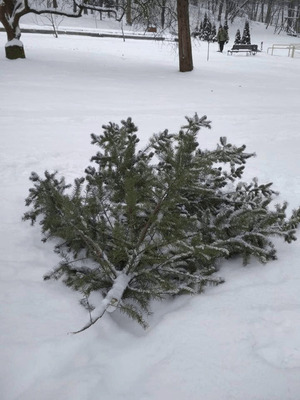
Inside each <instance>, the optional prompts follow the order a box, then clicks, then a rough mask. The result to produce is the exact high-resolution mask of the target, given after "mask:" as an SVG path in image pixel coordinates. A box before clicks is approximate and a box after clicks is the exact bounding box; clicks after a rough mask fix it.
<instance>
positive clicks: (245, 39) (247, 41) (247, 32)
mask: <svg viewBox="0 0 300 400" xmlns="http://www.w3.org/2000/svg"><path fill="white" fill-rule="evenodd" d="M241 43H242V44H251V37H250V26H249V21H246V22H245V27H244V31H243V36H242V41H241Z"/></svg>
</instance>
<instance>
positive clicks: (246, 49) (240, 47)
mask: <svg viewBox="0 0 300 400" xmlns="http://www.w3.org/2000/svg"><path fill="white" fill-rule="evenodd" d="M257 52H258V49H257V44H234V45H233V46H232V49H231V50H228V51H227V54H231V55H232V53H246V55H247V56H251V54H252V55H253V56H255V54H256V53H257Z"/></svg>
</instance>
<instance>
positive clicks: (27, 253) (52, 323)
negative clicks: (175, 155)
mask: <svg viewBox="0 0 300 400" xmlns="http://www.w3.org/2000/svg"><path fill="white" fill-rule="evenodd" d="M82 21H84V24H85V25H88V23H87V21H86V20H82ZM27 22H28V21H27ZM64 23H65V21H64ZM77 23H79V22H78V21H77ZM73 25H74V22H73ZM107 27H108V26H107ZM237 27H238V26H235V27H234V28H230V36H231V39H234V34H235V31H236V28H237ZM241 27H242V25H241V26H240V28H241ZM251 36H252V42H253V43H257V44H259V45H260V42H261V41H263V52H262V53H259V54H258V55H257V56H255V57H247V56H244V55H234V56H227V55H226V54H220V53H217V52H216V50H217V46H216V45H211V47H210V59H209V61H207V60H206V58H207V45H206V44H205V43H201V44H200V45H199V43H198V44H197V43H194V65H195V69H194V71H193V72H191V73H186V74H182V73H179V72H178V61H177V55H176V49H175V47H174V45H172V44H170V43H169V44H163V43H155V42H149V41H134V40H126V41H125V42H123V41H122V40H120V39H95V38H87V37H75V36H60V37H59V39H54V38H53V37H51V36H47V35H33V34H23V35H22V41H23V43H24V45H25V52H26V56H27V58H26V59H25V60H17V61H9V60H6V59H5V58H4V45H5V42H6V38H5V35H4V33H2V32H1V33H0V49H2V50H1V53H0V71H1V74H0V90H1V96H0V127H1V128H0V130H1V142H0V178H1V196H0V221H1V225H0V238H1V240H0V274H1V275H0V304H1V311H0V318H1V330H0V344H1V348H0V359H1V370H0V387H1V400H40V399H43V400H50V399H51V400H53V399H56V400H69V399H72V400H121V399H122V400H126V399H128V400H169V399H170V400H183V399H189V400H299V398H300V334H299V332H300V296H299V293H300V270H299V259H300V246H299V241H298V242H295V243H293V244H291V245H287V244H284V243H282V242H281V241H276V243H278V261H275V262H272V263H269V264H267V265H266V266H262V265H260V264H258V263H257V262H255V261H253V262H252V263H251V264H250V265H249V266H248V267H246V268H244V267H241V262H240V261H239V260H235V261H231V262H226V263H224V264H223V267H222V268H221V271H220V275H221V276H223V277H225V279H226V283H225V284H224V285H222V286H219V287H217V288H211V289H208V290H207V291H206V293H205V294H203V295H200V296H197V297H193V298H191V297H183V298H179V299H177V300H175V301H172V302H169V301H166V302H164V303H159V304H153V311H154V314H153V316H151V317H150V320H149V322H150V328H149V329H148V330H147V331H143V330H142V329H141V328H140V327H138V326H136V325H134V324H133V323H131V322H130V321H128V320H127V319H125V318H124V317H122V316H120V315H114V316H110V315H105V316H104V317H103V319H102V320H101V321H100V322H98V323H97V324H96V325H94V326H93V327H92V328H90V329H89V330H87V331H85V332H84V333H82V334H80V335H75V336H74V335H68V334H67V333H68V332H70V331H73V330H76V329H79V328H81V327H82V326H83V325H84V324H85V323H86V321H87V318H88V316H87V315H86V311H85V310H84V309H83V308H81V307H80V306H79V305H78V300H79V298H80V296H79V295H78V294H77V293H75V292H72V291H70V290H68V289H67V288H65V287H64V286H63V285H62V284H61V283H58V282H52V281H50V282H49V281H47V282H44V281H43V280H42V276H43V274H44V273H45V272H47V271H49V270H50V269H51V268H52V267H53V266H54V265H55V264H56V262H57V261H58V260H57V258H56V255H55V254H53V252H52V244H51V243H48V244H46V245H44V244H42V243H41V242H40V233H39V227H38V226H36V227H34V228H31V227H30V226H29V224H26V223H23V222H21V217H22V214H23V212H24V211H25V206H24V199H25V197H26V196H27V193H28V189H29V187H30V182H29V180H28V177H29V175H30V173H31V171H36V172H38V173H42V172H43V171H44V170H45V169H49V170H55V169H57V170H59V171H60V172H61V173H62V174H64V175H65V176H66V177H67V178H68V179H73V178H75V177H77V176H79V175H81V174H82V172H83V169H84V168H85V167H86V166H87V165H88V164H89V158H90V156H91V155H92V154H93V153H94V152H95V149H94V148H93V146H91V145H90V136H89V135H90V133H91V132H95V133H100V131H101V125H102V124H105V123H107V122H108V121H110V120H112V121H115V122H118V121H119V120H120V119H123V118H126V117H127V116H132V117H133V120H134V121H135V123H136V124H137V125H138V126H139V128H140V130H139V136H140V138H141V142H143V140H146V138H147V137H149V135H150V134H152V133H153V132H157V131H160V130H162V129H164V128H169V129H170V130H172V131H174V130H178V128H179V127H180V126H181V125H182V124H184V116H185V115H193V114H194V112H198V113H199V115H202V114H206V115H207V116H208V118H209V119H211V120H212V127H213V129H212V130H211V131H207V130H203V131H202V132H201V133H200V135H199V141H200V143H201V145H203V147H211V146H213V145H215V144H216V143H217V142H218V139H219V137H220V136H227V137H228V140H229V141H231V142H233V143H235V144H246V145H247V149H248V150H249V151H250V152H252V151H255V152H256V153H257V157H256V158H255V159H253V160H250V161H249V163H248V167H247V169H246V173H245V176H244V179H251V178H252V177H253V176H258V177H259V179H260V181H261V182H269V181H273V182H274V187H275V189H276V190H279V191H280V193H281V195H280V196H279V198H278V201H283V200H287V201H288V202H289V204H290V209H292V208H294V207H296V206H298V205H299V204H300V163H299V149H300V136H299V126H300V110H299V104H300V102H299V100H300V81H299V68H300V55H299V53H297V54H296V57H295V58H294V59H291V58H288V57H287V54H286V52H284V51H282V52H277V53H275V56H270V55H268V54H267V53H266V50H267V47H269V46H270V45H271V44H273V43H289V42H297V43H299V42H300V39H299V38H298V39H297V38H290V37H288V36H284V35H280V36H277V35H276V36H274V35H273V32H272V31H270V30H267V31H266V30H265V29H264V28H263V27H262V26H260V25H259V24H252V31H251ZM231 44H232V40H231V42H230V43H229V45H227V46H226V49H225V50H227V49H228V48H230V45H231ZM298 236H299V235H298Z"/></svg>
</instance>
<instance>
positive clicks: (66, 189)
mask: <svg viewBox="0 0 300 400" xmlns="http://www.w3.org/2000/svg"><path fill="white" fill-rule="evenodd" d="M186 120H187V124H186V126H184V127H182V128H181V130H180V131H179V133H177V134H171V133H169V132H168V130H165V131H163V132H161V133H159V134H156V135H153V136H152V137H151V138H150V140H149V142H148V145H147V147H146V148H144V149H142V150H138V149H137V145H138V142H139V139H138V137H137V135H136V132H137V130H138V129H137V127H136V126H135V125H134V124H133V122H132V120H131V119H130V118H128V119H127V121H122V122H121V125H120V126H119V125H117V124H115V123H109V124H108V125H106V126H103V134H102V135H99V136H97V135H95V134H92V144H95V145H96V146H97V147H99V149H100V151H99V152H98V153H97V154H96V155H95V156H94V157H93V158H92V160H91V161H93V163H94V164H93V165H94V166H89V167H88V168H87V169H86V170H85V177H82V178H78V179H76V180H75V182H74V184H73V185H69V184H66V182H65V179H64V178H63V177H61V178H58V177H57V173H56V172H55V173H49V172H47V171H46V172H45V177H44V178H41V177H39V176H38V175H37V174H36V173H34V172H33V173H32V175H31V178H30V179H31V181H32V182H33V184H34V186H33V187H32V188H31V189H30V194H29V196H28V198H27V199H26V205H27V206H30V207H31V209H30V211H29V212H27V213H25V214H24V218H23V219H24V220H30V221H31V223H32V224H34V223H35V222H36V221H37V219H38V220H39V221H40V224H41V226H42V233H43V241H47V240H48V239H51V238H58V239H59V241H58V243H57V244H56V246H55V251H56V252H57V253H59V255H60V256H61V258H62V261H61V263H60V264H59V265H58V266H57V267H56V268H55V269H54V270H52V271H51V272H50V273H49V274H47V275H46V276H45V279H50V278H54V279H60V278H62V279H63V281H64V283H65V284H66V285H67V286H69V287H71V288H73V289H75V290H77V291H79V292H80V293H82V296H83V300H82V302H81V303H82V304H83V305H85V306H86V308H87V309H88V310H89V321H88V322H87V324H86V325H85V326H84V327H83V328H82V329H81V330H79V331H78V332H81V331H83V330H85V329H87V328H89V327H90V326H91V325H93V324H94V323H95V322H97V321H98V320H99V319H100V318H101V317H102V316H103V315H104V313H105V312H113V311H115V310H116V309H118V310H120V311H121V312H123V313H126V314H127V315H128V316H129V317H131V318H133V319H134V320H136V321H138V322H139V323H140V324H141V325H143V326H144V327H146V326H147V322H146V320H145V316H146V315H147V314H148V313H149V312H150V309H149V305H150V302H151V300H153V299H163V298H166V297H167V296H177V295H180V294H196V293H200V292H202V291H203V289H204V287H205V286H206V285H217V284H219V283H222V282H223V280H222V279H221V278H219V277H217V276H215V272H216V271H217V264H218V262H219V261H220V260H222V259H224V258H227V259H228V258H230V257H232V256H241V257H242V258H243V261H244V264H246V263H247V262H249V259H250V257H255V258H257V259H259V260H260V261H261V262H262V263H266V262H267V261H269V260H274V259H275V258H276V249H275V247H274V244H273V242H272V241H271V238H272V237H274V236H281V237H283V238H284V240H285V241H287V242H288V243H290V242H292V241H293V240H296V237H295V232H296V229H297V227H298V224H299V222H300V208H299V209H298V210H295V211H294V212H293V213H292V216H291V217H290V218H289V219H288V218H287V217H286V207H287V205H286V204H283V205H276V206H274V207H273V208H272V209H269V204H270V202H271V201H272V200H273V198H274V197H275V195H276V193H275V192H274V191H273V190H272V189H271V186H272V184H271V183H268V184H259V183H258V181H257V179H254V180H253V181H252V182H251V183H243V182H242V181H241V177H242V174H243V171H244V168H245V163H246V161H247V159H248V158H250V157H253V156H254V154H249V153H246V152H245V146H241V147H236V146H234V145H231V144H228V143H227V142H226V138H224V137H223V138H221V139H220V144H218V145H217V147H216V149H215V150H212V151H210V150H202V149H200V147H199V144H198V143H197V135H198V133H199V130H200V128H202V127H206V128H210V121H207V118H206V116H204V117H202V118H199V117H198V116H197V114H196V115H195V116H194V117H193V118H186ZM95 292H96V293H97V292H98V293H99V296H98V297H97V299H98V302H97V303H96V304H93V305H92V304H90V295H91V294H92V293H95ZM94 299H95V296H94Z"/></svg>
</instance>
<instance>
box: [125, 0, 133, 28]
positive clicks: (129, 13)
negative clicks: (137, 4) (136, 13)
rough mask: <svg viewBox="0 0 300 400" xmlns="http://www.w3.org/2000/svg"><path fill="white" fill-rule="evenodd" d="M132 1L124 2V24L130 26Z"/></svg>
mask: <svg viewBox="0 0 300 400" xmlns="http://www.w3.org/2000/svg"><path fill="white" fill-rule="evenodd" d="M131 2H132V0H127V1H126V24H127V25H132V3H131Z"/></svg>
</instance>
